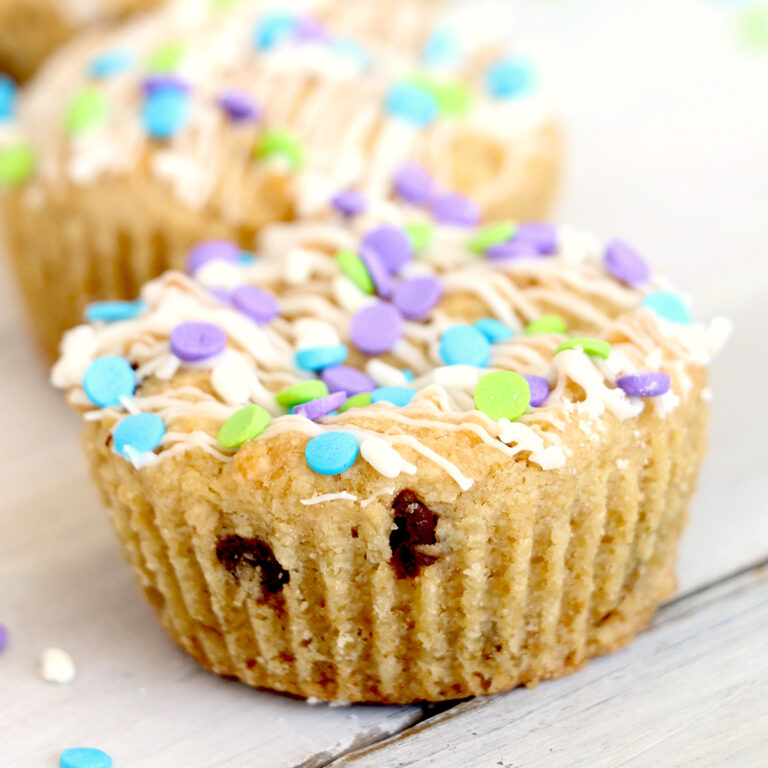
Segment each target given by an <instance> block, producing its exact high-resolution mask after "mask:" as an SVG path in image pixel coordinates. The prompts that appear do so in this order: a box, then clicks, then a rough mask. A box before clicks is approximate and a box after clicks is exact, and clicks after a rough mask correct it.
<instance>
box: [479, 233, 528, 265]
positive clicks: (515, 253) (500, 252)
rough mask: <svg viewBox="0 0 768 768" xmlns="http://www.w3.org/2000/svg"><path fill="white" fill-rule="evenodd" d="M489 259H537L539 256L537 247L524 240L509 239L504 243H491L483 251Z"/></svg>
mask: <svg viewBox="0 0 768 768" xmlns="http://www.w3.org/2000/svg"><path fill="white" fill-rule="evenodd" d="M485 255H486V256H487V257H488V258H489V259H490V260H491V261H510V260H513V259H538V258H539V257H540V256H541V253H540V252H539V249H538V248H537V247H536V246H535V245H534V244H533V243H528V242H526V241H525V240H518V239H517V238H515V239H514V240H510V241H509V242H506V243H497V244H496V245H492V246H491V247H490V248H488V250H487V251H486V252H485Z"/></svg>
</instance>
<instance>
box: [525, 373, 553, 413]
mask: <svg viewBox="0 0 768 768" xmlns="http://www.w3.org/2000/svg"><path fill="white" fill-rule="evenodd" d="M523 378H524V379H525V380H526V381H527V382H528V388H529V389H530V390H531V407H532V408H538V407H539V406H540V405H543V403H544V401H545V400H546V399H547V398H548V397H549V382H548V381H547V380H546V379H545V378H544V377H543V376H523Z"/></svg>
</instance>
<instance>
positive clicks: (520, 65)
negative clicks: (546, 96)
mask: <svg viewBox="0 0 768 768" xmlns="http://www.w3.org/2000/svg"><path fill="white" fill-rule="evenodd" d="M485 82H486V87H487V88H488V91H489V92H490V93H491V95H492V96H495V97H496V98H497V99H512V98H515V97H516V96H520V95H522V94H523V93H525V92H526V91H528V90H530V89H531V87H532V86H533V83H534V75H533V70H532V69H531V67H530V65H528V64H527V63H526V62H524V61H520V60H516V59H502V60H501V61H498V62H496V64H494V65H493V66H492V67H491V68H490V69H489V70H488V73H487V75H486V81H485Z"/></svg>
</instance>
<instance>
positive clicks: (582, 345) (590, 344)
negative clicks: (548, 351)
mask: <svg viewBox="0 0 768 768" xmlns="http://www.w3.org/2000/svg"><path fill="white" fill-rule="evenodd" d="M567 349H580V350H581V351H582V352H585V353H586V354H588V355H590V356H593V357H602V358H603V360H606V359H607V358H608V355H610V354H611V345H610V344H609V343H608V342H607V341H603V340H602V339H590V338H586V337H580V338H576V339H568V340H567V341H564V342H563V343H562V344H559V345H558V347H557V349H556V350H555V354H557V353H558V352H564V351H565V350H567Z"/></svg>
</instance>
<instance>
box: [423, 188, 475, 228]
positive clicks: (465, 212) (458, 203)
mask: <svg viewBox="0 0 768 768" xmlns="http://www.w3.org/2000/svg"><path fill="white" fill-rule="evenodd" d="M429 207H430V209H431V211H432V215H433V216H434V217H435V219H437V221H440V222H442V223H443V224H453V225H455V226H457V227H473V226H474V225H475V224H477V223H478V222H479V221H480V209H479V208H478V207H477V205H475V203H473V202H472V201H471V200H469V199H468V198H466V197H464V196H463V195H457V194H455V193H454V192H443V193H440V194H438V195H435V196H434V197H433V198H432V200H431V201H430V204H429Z"/></svg>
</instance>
